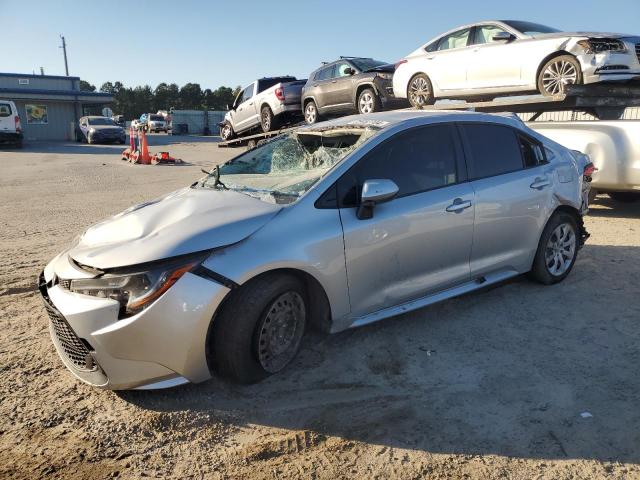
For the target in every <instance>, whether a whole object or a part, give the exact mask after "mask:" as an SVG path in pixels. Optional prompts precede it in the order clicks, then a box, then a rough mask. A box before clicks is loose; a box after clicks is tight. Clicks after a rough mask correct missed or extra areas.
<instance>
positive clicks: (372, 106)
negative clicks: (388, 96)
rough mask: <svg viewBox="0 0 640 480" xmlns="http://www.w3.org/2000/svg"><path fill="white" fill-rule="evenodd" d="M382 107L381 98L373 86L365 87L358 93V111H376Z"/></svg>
mask: <svg viewBox="0 0 640 480" xmlns="http://www.w3.org/2000/svg"><path fill="white" fill-rule="evenodd" d="M381 109H382V103H381V102H380V98H379V97H378V95H376V92H374V91H373V89H371V88H365V89H364V90H362V91H361V92H360V95H358V113H374V112H378V111H380V110H381Z"/></svg>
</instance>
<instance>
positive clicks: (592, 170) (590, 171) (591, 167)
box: [582, 162, 598, 177]
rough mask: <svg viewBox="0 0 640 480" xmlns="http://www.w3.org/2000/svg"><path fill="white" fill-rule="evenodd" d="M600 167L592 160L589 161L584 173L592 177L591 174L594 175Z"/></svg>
mask: <svg viewBox="0 0 640 480" xmlns="http://www.w3.org/2000/svg"><path fill="white" fill-rule="evenodd" d="M597 171H598V169H597V168H596V167H595V165H594V164H593V163H591V162H589V163H587V165H586V166H585V167H584V171H583V172H582V174H583V175H584V176H585V177H590V176H591V175H593V174H594V173H595V172H597Z"/></svg>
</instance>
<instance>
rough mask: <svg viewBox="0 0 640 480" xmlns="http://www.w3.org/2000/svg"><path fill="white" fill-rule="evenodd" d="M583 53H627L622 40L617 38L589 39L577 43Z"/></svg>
mask: <svg viewBox="0 0 640 480" xmlns="http://www.w3.org/2000/svg"><path fill="white" fill-rule="evenodd" d="M578 45H580V46H581V47H582V48H583V49H584V51H585V53H605V52H613V53H627V47H626V45H625V44H624V42H623V41H622V40H618V39H617V38H589V39H588V40H580V41H579V42H578Z"/></svg>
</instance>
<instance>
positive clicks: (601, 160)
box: [527, 120, 640, 202]
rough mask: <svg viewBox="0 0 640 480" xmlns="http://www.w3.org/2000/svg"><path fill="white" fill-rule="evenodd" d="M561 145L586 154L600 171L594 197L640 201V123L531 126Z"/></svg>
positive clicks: (618, 122) (587, 122) (577, 123)
mask: <svg viewBox="0 0 640 480" xmlns="http://www.w3.org/2000/svg"><path fill="white" fill-rule="evenodd" d="M527 125H528V126H529V127H530V128H532V129H534V130H535V131H537V132H538V133H541V134H542V135H545V136H547V137H549V138H550V139H552V140H555V141H556V142H558V143H559V144H561V145H564V146H565V147H567V148H571V149H573V150H578V151H580V152H583V153H586V154H587V155H589V157H590V158H591V161H592V162H593V164H594V165H595V167H596V168H597V169H598V170H597V171H596V172H595V173H594V174H593V181H592V182H591V195H592V197H595V195H596V194H597V193H607V194H608V195H609V196H610V197H611V198H612V199H614V200H617V201H621V202H634V201H637V200H640V141H639V139H640V121H637V120H612V121H605V120H598V121H574V122H529V123H528V124H527Z"/></svg>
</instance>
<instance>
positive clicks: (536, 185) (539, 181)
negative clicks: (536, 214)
mask: <svg viewBox="0 0 640 480" xmlns="http://www.w3.org/2000/svg"><path fill="white" fill-rule="evenodd" d="M549 185H551V182H550V181H549V179H548V178H542V177H537V178H536V179H535V180H534V181H533V183H532V184H531V185H529V186H530V187H531V188H533V189H534V190H542V189H543V188H544V187H548V186H549Z"/></svg>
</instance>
